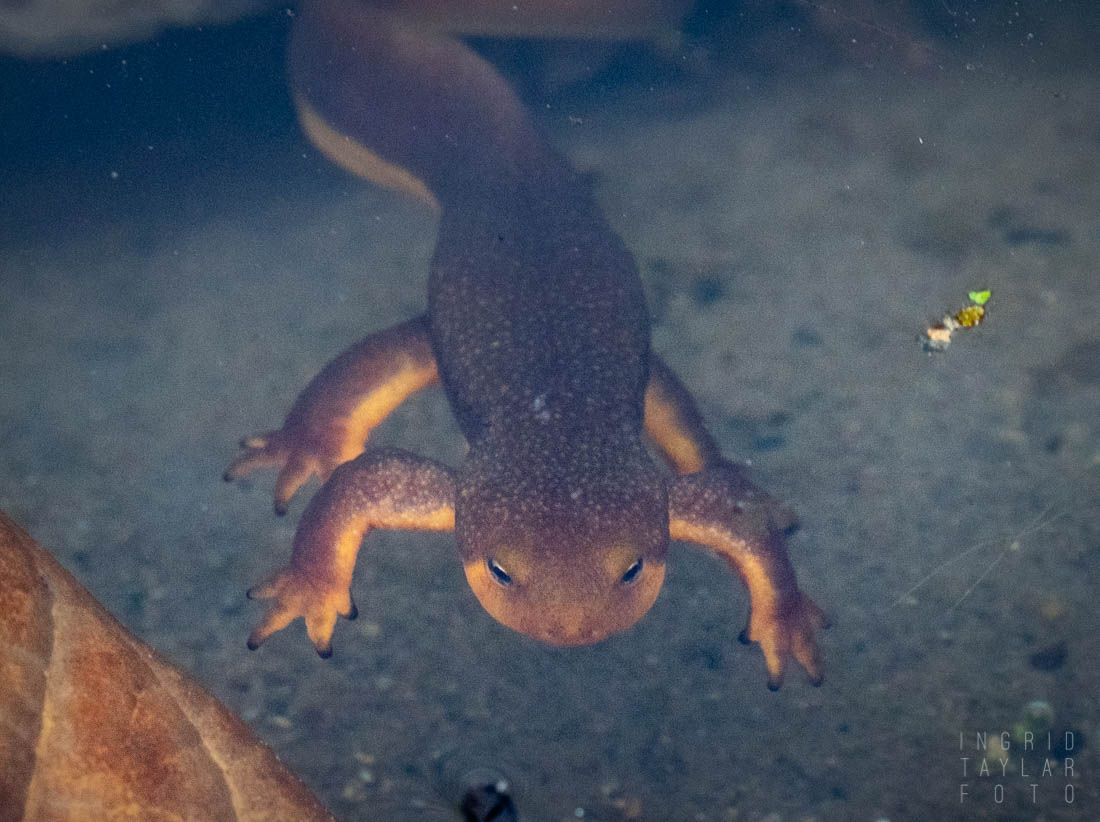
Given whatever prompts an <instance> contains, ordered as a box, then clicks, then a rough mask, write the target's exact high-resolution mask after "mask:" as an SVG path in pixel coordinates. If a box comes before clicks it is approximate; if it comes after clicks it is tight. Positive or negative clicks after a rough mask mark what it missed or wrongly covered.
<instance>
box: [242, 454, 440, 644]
mask: <svg viewBox="0 0 1100 822" xmlns="http://www.w3.org/2000/svg"><path fill="white" fill-rule="evenodd" d="M373 528H401V529H406V530H423V531H450V530H453V529H454V479H453V477H452V474H451V471H450V469H449V468H447V467H446V466H444V465H440V464H439V463H436V462H433V461H431V460H427V459H424V458H423V457H419V456H417V455H415V454H411V453H409V452H407V451H401V450H398V449H395V448H379V449H372V450H371V451H367V452H365V453H363V454H361V455H360V456H358V457H357V458H356V459H354V460H353V461H351V462H349V463H346V464H344V465H341V466H340V467H338V468H337V469H336V470H335V471H333V473H332V476H331V477H329V479H328V481H327V482H325V484H324V485H323V486H322V487H321V490H320V491H318V492H317V494H316V495H315V496H314V497H313V499H312V500H310V503H309V506H308V507H307V508H306V511H305V513H304V514H303V515H302V521H301V523H300V524H299V526H298V532H297V533H296V534H295V536H294V548H293V550H292V552H291V556H290V562H289V563H287V565H286V566H285V567H284V568H283V569H282V570H281V571H279V572H278V573H276V574H275V575H274V576H272V577H270V578H269V579H268V580H266V581H265V582H263V583H261V584H259V585H257V586H256V587H254V588H252V589H251V590H250V591H249V592H248V597H249V599H270V600H272V603H271V605H270V607H269V608H268V610H267V613H266V614H265V615H264V617H263V619H262V620H261V621H260V624H259V625H257V626H256V629H255V630H254V631H253V632H252V634H251V636H249V638H248V647H249V648H252V649H256V648H258V647H259V646H260V644H261V643H262V642H263V641H264V640H266V639H267V638H268V637H269V636H271V635H272V634H273V633H275V632H276V631H280V630H282V629H283V628H285V627H286V626H287V625H289V624H290V623H291V622H293V621H294V620H295V619H296V618H298V617H303V618H304V619H305V623H306V631H307V633H308V634H309V638H310V639H311V640H312V641H313V644H314V646H315V647H316V648H317V653H318V654H320V655H321V656H322V657H328V656H331V654H332V632H333V629H334V628H335V626H336V618H337V617H338V616H342V617H345V618H347V619H354V618H355V616H356V614H357V610H356V607H355V604H354V603H353V602H352V599H351V590H350V589H351V577H352V571H353V570H354V568H355V560H356V557H357V556H358V554H359V548H360V546H361V545H362V543H363V540H364V539H365V538H366V536H367V535H368V534H369V532H370V530H371V529H373Z"/></svg>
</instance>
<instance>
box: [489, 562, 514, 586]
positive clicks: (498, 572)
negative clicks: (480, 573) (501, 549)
mask: <svg viewBox="0 0 1100 822" xmlns="http://www.w3.org/2000/svg"><path fill="white" fill-rule="evenodd" d="M485 564H486V565H488V566H489V573H490V574H492V575H493V579H495V580H496V581H497V582H499V583H500V584H501V585H511V584H512V577H511V576H509V574H508V572H507V571H505V570H504V569H503V568H501V567H500V563H499V562H497V561H496V560H495V559H493V558H492V557H489V558H488V559H487V560H485Z"/></svg>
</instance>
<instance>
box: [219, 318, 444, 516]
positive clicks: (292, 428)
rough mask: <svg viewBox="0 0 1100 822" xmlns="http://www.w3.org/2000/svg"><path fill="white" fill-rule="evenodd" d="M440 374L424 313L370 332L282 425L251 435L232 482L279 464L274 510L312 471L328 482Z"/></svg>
mask: <svg viewBox="0 0 1100 822" xmlns="http://www.w3.org/2000/svg"><path fill="white" fill-rule="evenodd" d="M438 381H439V370H438V368H437V367H436V362H435V355H434V354H433V352H432V346H431V340H430V339H429V335H428V321H427V318H426V317H423V316H421V317H417V318H415V319H413V320H409V321H408V322H405V323H402V324H401V325H397V326H394V327H393V328H388V329H386V330H385V331H380V332H377V333H374V334H371V335H369V336H368V337H366V338H365V339H363V340H361V341H360V342H358V343H356V344H355V345H353V346H352V347H351V348H349V349H348V350H347V351H345V352H344V353H343V354H341V355H340V356H338V357H337V358H336V359H334V360H332V361H331V362H330V363H329V364H328V365H326V366H325V368H324V369H323V370H322V371H321V373H320V374H318V375H317V376H316V377H314V378H313V380H312V381H310V383H309V385H307V386H306V388H305V390H304V391H303V392H302V393H301V394H300V395H299V396H298V399H297V401H296V402H295V403H294V407H293V408H291V409H290V413H289V414H287V416H286V420H285V421H284V422H283V427H282V428H280V429H278V430H277V431H268V432H267V433H266V434H263V435H261V436H258V437H251V438H248V439H245V440H244V441H243V442H242V443H241V446H242V448H244V451H243V452H242V453H241V454H240V455H239V456H238V457H237V458H236V459H235V460H233V462H232V463H230V465H229V467H228V468H227V469H226V471H225V480H226V481H227V482H231V481H233V480H236V479H239V478H240V477H243V476H245V475H247V474H250V473H252V472H253V471H255V470H256V469H258V468H271V467H273V468H277V469H279V475H278V478H277V479H276V481H275V511H276V512H277V513H279V514H285V513H286V509H287V506H288V505H289V504H290V499H291V497H293V496H294V494H295V492H296V491H297V490H298V489H299V488H301V487H302V485H304V484H305V483H306V482H307V481H308V480H309V478H310V477H311V476H313V475H316V476H317V477H318V478H319V479H320V480H321V481H322V482H324V481H325V480H326V479H328V477H329V475H330V474H332V472H333V471H334V470H335V469H336V467H337V466H338V465H341V464H343V463H345V462H348V461H350V460H353V459H355V458H356V457H357V456H359V455H360V454H361V453H363V448H364V446H365V445H366V442H367V438H368V437H369V436H370V432H371V431H372V430H373V429H374V428H375V427H376V426H377V425H378V424H379V423H381V422H382V420H384V419H385V418H386V417H388V416H389V415H390V413H391V412H392V411H393V410H394V409H395V408H397V406H398V405H400V404H401V403H402V402H404V400H405V399H407V398H408V397H409V396H410V395H411V394H414V393H415V392H417V391H419V390H421V389H422V388H426V387H428V386H429V385H432V384H434V383H436V382H438Z"/></svg>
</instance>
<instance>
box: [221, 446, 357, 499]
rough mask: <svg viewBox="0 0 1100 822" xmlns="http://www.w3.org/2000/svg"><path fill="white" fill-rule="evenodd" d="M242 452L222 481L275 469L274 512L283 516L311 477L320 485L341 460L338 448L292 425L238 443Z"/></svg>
mask: <svg viewBox="0 0 1100 822" xmlns="http://www.w3.org/2000/svg"><path fill="white" fill-rule="evenodd" d="M241 448H243V449H244V451H243V452H242V453H241V454H239V455H238V456H237V458H236V459H234V460H233V462H231V463H230V464H229V467H228V468H226V469H225V474H223V475H222V478H223V479H224V480H225V481H226V482H233V481H234V480H237V479H240V478H241V477H244V476H247V475H248V474H251V473H252V472H253V471H255V470H257V469H259V468H278V469H279V476H278V478H277V479H276V480H275V513H277V514H279V515H280V516H281V515H283V514H285V513H286V510H287V507H288V506H289V505H290V500H291V497H293V496H294V494H295V493H296V492H297V491H298V489H299V488H301V487H302V486H303V485H305V484H306V482H308V481H309V478H310V477H312V476H313V475H314V474H316V475H317V477H318V478H319V479H320V480H321V482H324V481H325V480H326V479H328V476H329V474H331V473H332V472H333V470H335V468H336V467H337V466H338V465H340V463H341V462H343V461H344V457H343V455H342V453H341V449H340V447H339V446H338V445H336V444H334V443H331V442H328V441H326V440H323V439H321V438H318V437H310V436H309V435H308V434H306V433H305V432H304V431H302V430H300V429H299V428H298V427H296V426H284V427H283V428H281V429H279V430H278V431H268V432H267V433H266V434H263V435H262V436H259V437H248V438H246V439H244V440H242V441H241Z"/></svg>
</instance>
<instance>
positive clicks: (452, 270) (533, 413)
mask: <svg viewBox="0 0 1100 822" xmlns="http://www.w3.org/2000/svg"><path fill="white" fill-rule="evenodd" d="M627 1H628V2H632V1H633V0H627ZM290 66H291V84H292V87H293V90H294V94H295V100H296V103H297V105H298V109H299V113H300V116H301V120H302V122H303V125H304V127H305V129H306V131H307V133H308V134H309V135H310V137H311V138H312V140H313V141H314V143H315V144H316V145H317V146H318V147H319V148H320V149H321V150H322V151H323V152H324V153H326V154H327V155H328V156H330V157H331V158H332V159H333V160H335V161H336V162H338V163H340V164H341V165H343V166H345V167H346V168H348V169H349V170H351V171H353V172H355V173H357V174H359V175H361V176H364V177H367V178H369V179H372V180H374V181H376V182H379V183H382V184H383V185H388V186H390V187H392V188H395V189H399V190H402V191H405V192H407V193H409V194H411V195H412V196H414V197H416V198H418V199H420V200H421V201H423V202H426V203H428V204H429V205H431V206H432V207H433V208H435V209H436V210H437V211H438V214H439V236H438V241H437V246H436V250H435V255H434V258H433V260H432V264H431V271H430V275H429V287H428V311H427V313H426V314H425V315H424V316H422V317H418V318H416V319H413V320H411V321H409V322H406V323H404V324H403V325H400V326H397V327H395V328H393V329H390V330H389V331H384V332H381V333H378V334H373V335H371V336H369V337H367V338H366V339H364V340H363V341H362V342H360V343H358V344H357V345H356V346H354V347H352V348H351V349H349V351H347V352H345V353H344V354H342V355H341V356H340V357H338V358H337V359H336V360H334V361H333V362H332V363H330V364H329V365H328V366H327V367H326V368H325V369H324V370H323V371H322V372H321V374H319V375H318V377H316V378H315V379H314V380H313V382H311V383H310V385H309V386H308V387H307V388H306V390H305V391H304V392H303V393H302V395H301V396H300V397H299V399H298V401H297V403H296V404H295V406H294V407H293V408H292V410H291V412H290V414H289V415H288V417H287V419H286V421H285V423H284V425H283V427H282V428H281V429H280V430H279V431H275V432H271V433H269V434H267V435H265V436H264V437H260V438H256V439H254V440H251V441H249V442H248V443H246V450H245V452H244V453H243V454H242V455H241V456H240V457H239V458H238V459H237V460H236V461H235V462H234V463H233V465H232V466H230V469H229V470H228V471H227V475H226V476H227V478H229V479H233V478H235V477H237V476H240V475H242V474H244V473H247V472H248V471H250V470H252V469H253V468H256V467H259V466H264V465H275V466H277V467H279V468H280V475H279V479H278V481H277V485H276V508H277V510H280V511H281V510H285V507H286V504H287V502H288V500H289V499H290V497H291V496H292V495H293V493H294V492H295V491H296V490H297V488H298V487H300V486H301V484H302V483H304V482H305V481H306V480H307V479H308V478H309V476H311V475H312V474H317V475H318V476H320V477H321V478H322V479H323V480H325V483H324V485H323V486H322V488H321V490H320V491H319V492H318V493H317V495H316V496H315V497H314V498H313V500H312V501H311V503H310V505H309V506H308V508H307V510H306V512H305V514H304V515H303V519H302V523H301V525H300V526H299V529H298V533H297V536H296V537H295V541H294V548H293V552H292V556H291V560H290V563H289V564H288V566H287V567H286V568H285V569H284V570H282V571H281V572H279V573H278V574H276V575H275V576H274V577H273V578H272V579H271V580H270V581H268V582H267V583H265V584H263V585H261V586H258V587H257V588H256V589H253V591H252V592H250V595H252V596H255V597H259V598H271V599H273V600H274V603H273V604H272V606H271V608H270V609H269V611H268V613H267V615H266V617H265V618H264V620H263V622H262V623H261V625H260V626H259V627H258V628H257V629H256V631H254V632H253V635H252V637H251V638H250V640H249V644H250V646H252V647H255V646H257V645H258V644H259V643H260V642H262V641H263V640H264V639H266V638H267V637H268V636H269V635H270V634H272V633H273V632H275V631H277V630H279V629H281V628H282V627H284V626H285V625H286V624H288V623H289V622H290V621H291V620H293V619H294V618H296V617H298V616H303V617H304V618H305V621H306V627H307V630H308V632H309V635H310V637H311V639H312V640H313V641H314V643H315V644H316V646H317V648H318V651H319V652H320V653H322V655H327V654H328V653H330V652H331V636H332V632H333V626H334V624H335V621H336V618H337V616H338V615H343V616H352V615H354V612H355V609H354V605H353V604H352V602H351V599H350V594H349V586H350V583H351V576H352V570H353V568H354V564H355V558H356V555H357V552H358V550H359V547H360V544H361V542H362V541H363V539H364V537H365V536H366V534H367V533H368V532H369V530H370V529H372V528H410V529H433V530H449V529H452V528H453V529H454V532H455V535H456V539H457V542H458V547H459V552H460V555H461V558H462V563H463V567H464V569H465V572H466V576H467V579H468V581H469V583H470V586H471V588H472V589H473V591H474V593H475V594H476V596H477V597H478V599H479V600H480V602H481V603H482V605H484V607H485V608H486V610H487V611H488V612H489V613H490V614H492V615H493V616H494V617H496V618H497V619H498V620H500V621H501V622H503V623H504V624H506V625H508V626H510V627H512V628H514V629H516V630H518V631H522V632H523V633H525V634H528V635H530V636H533V637H536V638H538V639H541V640H544V641H547V642H551V643H554V644H560V645H570V644H581V643H589V642H594V641H597V640H599V639H602V638H604V637H606V636H608V635H609V634H611V633H614V632H616V631H620V630H623V629H625V628H627V627H629V626H630V625H632V624H634V623H635V622H636V621H637V620H638V619H639V618H640V617H641V616H642V615H643V614H645V613H646V611H648V610H649V608H650V606H651V605H652V604H653V602H654V600H655V599H656V597H657V594H658V591H659V590H660V587H661V584H662V581H663V578H664V571H665V560H666V555H667V551H668V544H669V539H670V537H671V538H674V539H686V540H691V541H694V542H698V543H701V544H703V545H706V546H708V547H710V548H712V549H714V550H716V551H717V552H719V553H720V554H722V555H723V556H724V557H725V558H726V559H727V560H728V561H729V562H730V563H731V565H732V566H733V567H734V568H735V569H736V570H737V571H738V573H739V574H740V575H741V577H742V578H743V579H744V581H745V582H746V584H747V585H748V588H749V591H750V595H751V598H752V614H751V618H750V621H749V627H748V629H747V631H746V632H745V634H744V635H745V636H746V637H747V639H748V640H752V641H756V642H759V643H760V644H761V645H762V647H763V650H764V653H765V658H766V661H767V665H768V670H769V684H770V685H771V686H772V687H778V685H779V683H780V681H781V678H782V674H783V669H784V667H785V663H786V659H787V657H788V656H789V655H792V654H793V655H794V656H795V657H796V658H797V660H798V661H799V662H800V663H801V664H802V665H803V666H804V667H805V668H806V669H807V671H808V672H809V674H810V676H811V679H812V680H813V681H814V682H815V683H816V682H820V679H821V673H820V665H819V660H818V652H817V648H816V645H815V641H814V632H815V630H816V629H818V628H820V627H822V626H823V624H824V618H823V616H822V614H821V611H820V610H819V609H818V608H817V606H816V605H814V603H813V602H812V601H811V600H810V599H809V598H808V597H807V596H806V595H804V594H803V593H802V592H801V591H799V590H798V587H797V585H796V583H795V576H794V572H793V569H792V568H791V565H790V563H789V561H788V559H787V556H786V552H785V549H784V546H783V540H782V531H783V526H784V524H785V523H784V518H785V516H786V515H785V513H784V510H783V509H782V508H781V506H779V505H778V504H777V503H776V502H775V501H774V500H773V499H771V498H770V497H768V496H767V495H766V494H764V493H762V492H760V491H759V490H758V489H756V488H755V487H754V486H753V485H752V484H751V482H749V481H748V480H747V479H746V478H745V477H744V475H743V472H742V470H741V469H740V468H739V467H738V466H736V465H734V464H733V463H731V462H729V461H727V460H725V459H723V458H722V457H721V455H720V453H719V451H718V448H717V446H716V445H715V443H714V441H713V440H712V438H711V437H710V435H709V434H708V433H707V431H706V429H705V428H704V426H703V424H702V421H701V417H700V415H699V413H698V412H697V410H696V409H695V406H694V403H693V402H692V400H691V397H690V395H689V394H688V392H687V390H686V389H685V388H684V387H683V386H682V385H681V384H680V383H679V381H678V380H677V379H676V377H675V376H674V375H673V374H672V373H671V371H669V370H668V368H667V367H666V366H664V365H663V363H661V362H660V360H658V359H657V358H656V357H655V356H654V355H653V354H651V352H650V350H649V320H648V315H647V311H646V306H645V301H644V297H643V293H642V287H641V282H640V279H639V277H638V273H637V268H636V265H635V263H634V260H633V258H632V257H631V255H630V254H629V252H628V251H627V250H626V249H625V248H624V247H623V245H622V242H621V241H620V240H619V238H618V237H617V236H616V234H615V233H614V232H613V231H612V230H611V228H610V227H609V225H608V224H607V222H606V219H605V218H604V216H603V214H602V213H601V212H600V210H599V208H598V206H597V205H596V203H595V200H594V198H593V196H592V193H591V191H590V190H589V188H588V186H587V185H585V184H584V182H583V181H582V180H581V179H580V178H579V176H578V175H577V174H576V173H575V172H574V171H573V170H572V169H571V168H570V167H569V165H568V163H567V162H566V161H565V160H564V159H563V158H562V157H561V156H560V155H559V154H557V153H556V152H555V151H553V150H552V149H551V148H550V147H549V146H548V145H547V144H546V143H545V142H544V140H543V139H542V138H541V137H540V136H539V135H538V133H537V132H536V130H535V129H534V127H533V125H532V124H531V122H530V120H529V118H528V116H527V115H526V113H525V111H524V109H523V107H522V105H521V104H520V103H519V101H518V100H517V99H516V97H515V96H514V94H513V93H512V91H511V90H510V89H509V88H508V86H507V84H506V83H505V82H504V81H503V80H502V79H501V78H500V77H499V75H497V73H496V72H495V71H494V70H493V69H492V68H491V67H490V66H489V65H488V64H487V63H485V62H484V61H483V60H482V59H481V58H480V57H478V56H476V55H475V54H474V53H473V52H471V51H470V50H469V49H468V48H467V47H466V46H465V45H463V44H462V43H461V42H460V41H458V40H455V39H452V38H450V37H447V36H444V35H441V34H435V33H431V32H426V31H424V30H422V29H421V28H418V27H417V26H416V25H413V24H410V23H407V22H405V21H404V20H403V19H402V18H401V17H400V16H398V15H395V14H393V13H392V12H390V11H386V12H382V11H376V10H370V9H367V8H364V7H361V6H357V5H355V4H353V3H346V2H340V0H318V1H317V2H313V3H309V4H306V6H305V8H304V9H302V10H301V13H300V17H299V19H298V20H297V22H296V24H295V32H294V35H293V40H292V44H291V51H290ZM436 381H439V382H441V383H442V385H443V388H444V390H445V392H446V394H447V397H448V399H449V401H450V404H451V407H452V409H453V411H454V413H455V415H456V417H457V419H458V421H459V424H460V426H461V428H462V431H463V434H464V435H465V437H466V439H467V441H468V443H469V452H468V454H467V456H466V458H465V460H464V461H463V462H462V464H461V465H460V466H459V467H458V468H457V469H454V470H452V469H450V468H448V467H446V466H443V465H440V464H439V463H436V462H433V461H430V460H427V459H424V458H422V457H419V456H417V455H415V454H412V453H409V452H405V451H398V450H395V449H376V448H366V449H365V450H364V446H365V443H366V440H367V437H368V435H369V432H370V430H371V429H372V428H373V427H374V426H375V425H377V423H378V422H379V421H381V419H383V418H384V417H385V416H386V415H387V414H388V413H389V412H390V411H392V410H393V409H394V408H395V407H396V406H397V405H398V404H400V402H401V401H402V400H403V399H404V398H405V397H407V396H408V395H409V394H411V393H413V392H414V391H416V390H419V389H420V388H423V387H426V386H428V385H430V384H433V383H435V382H436ZM643 434H648V436H649V438H650V440H651V442H652V443H653V444H654V445H655V447H656V448H657V450H658V451H659V452H660V453H661V455H662V456H663V457H664V459H665V460H666V461H667V462H668V463H669V465H670V466H671V467H672V468H673V469H674V470H675V471H678V472H680V473H681V474H682V475H683V476H680V477H678V478H677V477H676V476H674V475H671V474H669V473H668V472H667V471H665V470H663V469H661V468H659V467H658V466H657V465H656V464H655V463H654V462H653V460H652V459H651V457H650V455H649V452H648V450H647V448H646V445H645V441H644V439H643Z"/></svg>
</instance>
